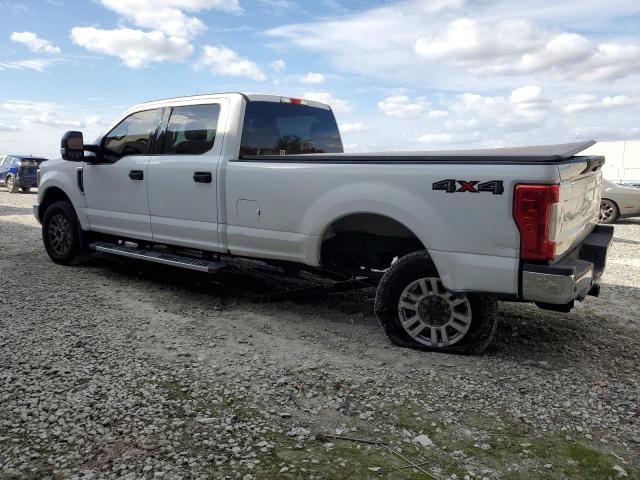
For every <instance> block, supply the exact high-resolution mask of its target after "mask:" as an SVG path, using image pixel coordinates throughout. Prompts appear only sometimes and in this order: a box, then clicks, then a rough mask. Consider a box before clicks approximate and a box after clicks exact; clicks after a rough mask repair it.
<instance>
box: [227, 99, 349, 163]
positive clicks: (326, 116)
mask: <svg viewBox="0 0 640 480" xmlns="http://www.w3.org/2000/svg"><path fill="white" fill-rule="evenodd" d="M342 151H343V150H342V141H341V139H340V132H339V131H338V125H337V124H336V120H335V118H334V116H333V113H332V112H331V110H329V109H324V108H319V107H312V106H310V105H304V104H293V103H278V102H268V101H250V102H247V106H246V109H245V115H244V124H243V128H242V140H241V145H240V156H241V157H243V156H253V155H296V154H304V153H342Z"/></svg>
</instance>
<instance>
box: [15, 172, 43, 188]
mask: <svg viewBox="0 0 640 480" xmlns="http://www.w3.org/2000/svg"><path fill="white" fill-rule="evenodd" d="M16 185H17V186H18V188H34V187H37V186H38V177H24V176H21V175H18V176H16Z"/></svg>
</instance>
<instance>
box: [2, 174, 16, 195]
mask: <svg viewBox="0 0 640 480" xmlns="http://www.w3.org/2000/svg"><path fill="white" fill-rule="evenodd" d="M5 186H6V187H7V192H9V193H18V185H17V184H16V179H15V178H14V177H12V176H9V177H7V178H6V179H5Z"/></svg>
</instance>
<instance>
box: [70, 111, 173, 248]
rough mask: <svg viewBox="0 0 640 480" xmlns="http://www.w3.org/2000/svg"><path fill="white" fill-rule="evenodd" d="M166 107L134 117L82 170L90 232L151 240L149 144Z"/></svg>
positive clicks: (104, 142)
mask: <svg viewBox="0 0 640 480" xmlns="http://www.w3.org/2000/svg"><path fill="white" fill-rule="evenodd" d="M162 114H163V109H162V108H158V109H152V110H144V111H140V112H136V113H133V114H131V115H129V116H128V117H126V118H125V119H124V120H122V121H121V122H120V123H119V124H118V125H117V126H116V127H115V128H113V129H112V130H111V131H110V132H109V133H107V134H106V135H105V136H104V137H103V139H102V141H101V144H100V145H101V158H100V157H99V160H100V161H99V162H97V163H86V162H85V164H84V166H83V183H84V194H85V198H86V202H87V216H88V219H89V223H90V225H91V230H93V231H96V232H102V233H110V234H114V235H119V236H123V237H128V238H133V239H140V240H152V239H153V237H152V234H151V223H150V219H149V200H148V197H147V177H148V175H147V173H148V170H147V169H148V164H149V159H150V156H149V152H150V145H151V143H152V142H153V141H154V140H155V137H156V134H157V131H158V128H159V127H160V124H161V121H162Z"/></svg>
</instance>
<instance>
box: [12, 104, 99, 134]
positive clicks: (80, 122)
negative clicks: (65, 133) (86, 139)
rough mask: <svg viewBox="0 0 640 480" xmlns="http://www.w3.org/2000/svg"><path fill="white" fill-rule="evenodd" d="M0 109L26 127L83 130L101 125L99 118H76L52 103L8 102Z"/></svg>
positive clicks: (60, 106)
mask: <svg viewBox="0 0 640 480" xmlns="http://www.w3.org/2000/svg"><path fill="white" fill-rule="evenodd" d="M0 107H1V109H2V110H4V111H5V112H9V113H11V114H14V115H16V117H14V118H17V119H19V121H20V123H22V124H23V125H25V126H27V127H28V126H33V125H44V126H47V127H55V128H84V127H86V126H88V125H103V122H102V121H101V120H100V118H99V117H96V116H92V117H87V118H77V117H78V115H77V114H75V115H74V114H72V113H70V112H69V109H68V108H67V107H66V106H64V105H59V104H56V103H52V102H34V101H27V100H8V101H6V102H4V103H2V105H0ZM73 117H75V118H73ZM17 129H18V128H15V130H17Z"/></svg>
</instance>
